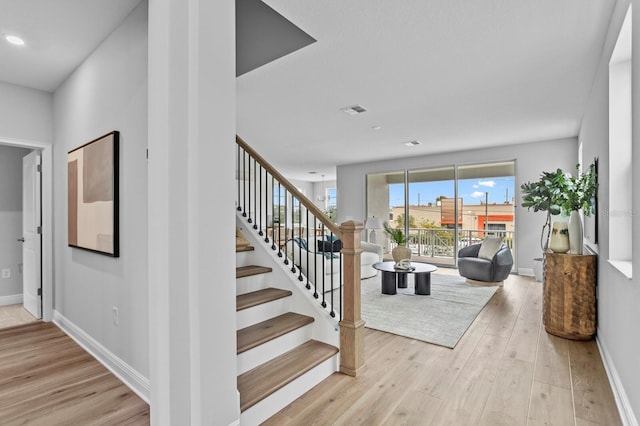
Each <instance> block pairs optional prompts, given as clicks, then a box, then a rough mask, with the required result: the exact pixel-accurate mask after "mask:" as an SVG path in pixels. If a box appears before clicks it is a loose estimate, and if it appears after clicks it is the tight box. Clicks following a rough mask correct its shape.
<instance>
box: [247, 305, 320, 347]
mask: <svg viewBox="0 0 640 426" xmlns="http://www.w3.org/2000/svg"><path fill="white" fill-rule="evenodd" d="M313 321H314V319H313V317H309V316H306V315H300V314H296V313H293V312H287V313H285V314H282V315H278V316H277V317H273V318H271V319H268V320H266V321H262V322H259V323H257V324H254V325H251V326H249V327H245V328H243V329H240V330H238V331H237V332H236V337H237V345H238V349H237V353H239V354H241V353H243V352H246V351H248V350H249V349H252V348H255V347H256V346H258V345H261V344H263V343H265V342H268V341H269V340H273V339H275V338H276V337H279V336H282V335H284V334H287V333H288V332H290V331H293V330H295V329H297V328H300V327H304V326H305V325H307V324H311V323H312V322H313Z"/></svg>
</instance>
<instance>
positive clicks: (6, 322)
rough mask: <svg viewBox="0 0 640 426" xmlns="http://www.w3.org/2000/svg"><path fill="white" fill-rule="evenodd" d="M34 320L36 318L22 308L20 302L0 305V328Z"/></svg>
mask: <svg viewBox="0 0 640 426" xmlns="http://www.w3.org/2000/svg"><path fill="white" fill-rule="evenodd" d="M35 320H36V318H35V317H34V316H33V315H31V314H30V313H29V312H28V311H27V310H26V309H24V308H23V307H22V304H19V305H7V306H0V328H6V327H13V326H14V325H21V324H27V323H30V322H33V321H35Z"/></svg>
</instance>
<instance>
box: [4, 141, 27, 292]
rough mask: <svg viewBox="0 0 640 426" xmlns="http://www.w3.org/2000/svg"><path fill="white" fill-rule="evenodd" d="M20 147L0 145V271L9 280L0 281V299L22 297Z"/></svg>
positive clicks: (25, 153) (23, 153)
mask: <svg viewBox="0 0 640 426" xmlns="http://www.w3.org/2000/svg"><path fill="white" fill-rule="evenodd" d="M29 152H30V150H28V149H24V148H14V147H8V146H1V145H0V269H6V268H9V269H10V272H11V277H10V278H0V299H1V298H2V297H3V296H12V295H17V294H22V270H21V266H22V244H21V243H20V242H18V241H17V240H18V238H20V237H21V236H22V157H24V156H25V155H27V154H28V153H29Z"/></svg>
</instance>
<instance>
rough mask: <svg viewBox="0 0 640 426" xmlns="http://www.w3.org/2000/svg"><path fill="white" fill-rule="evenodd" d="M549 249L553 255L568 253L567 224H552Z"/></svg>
mask: <svg viewBox="0 0 640 426" xmlns="http://www.w3.org/2000/svg"><path fill="white" fill-rule="evenodd" d="M549 248H550V249H551V251H552V252H554V253H566V252H568V251H569V224H568V223H567V222H553V227H552V228H551V240H550V241H549Z"/></svg>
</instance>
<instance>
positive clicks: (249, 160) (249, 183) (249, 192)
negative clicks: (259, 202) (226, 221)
mask: <svg viewBox="0 0 640 426" xmlns="http://www.w3.org/2000/svg"><path fill="white" fill-rule="evenodd" d="M247 163H248V164H247V188H248V195H247V199H248V200H249V202H248V208H247V212H248V215H249V218H248V219H247V222H249V223H252V222H253V220H252V219H251V154H249V158H247ZM254 192H255V191H254ZM253 208H254V209H255V208H256V206H253Z"/></svg>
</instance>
